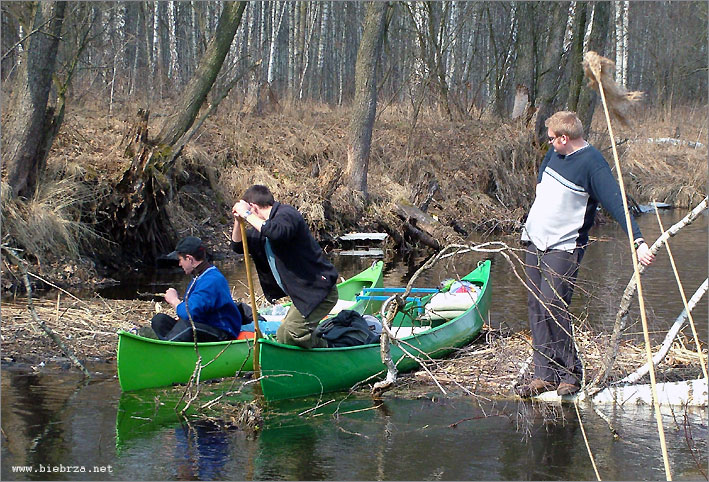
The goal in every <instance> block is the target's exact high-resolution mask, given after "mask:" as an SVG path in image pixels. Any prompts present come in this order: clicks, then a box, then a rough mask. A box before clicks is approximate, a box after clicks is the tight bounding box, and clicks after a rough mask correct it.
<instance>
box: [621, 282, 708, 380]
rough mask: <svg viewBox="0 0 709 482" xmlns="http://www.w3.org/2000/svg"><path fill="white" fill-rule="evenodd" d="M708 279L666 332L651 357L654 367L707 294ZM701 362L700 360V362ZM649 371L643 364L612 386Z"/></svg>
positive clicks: (638, 378)
mask: <svg viewBox="0 0 709 482" xmlns="http://www.w3.org/2000/svg"><path fill="white" fill-rule="evenodd" d="M708 282H709V279H705V280H704V283H702V285H701V286H700V287H699V288H697V291H695V292H694V295H692V297H691V298H690V299H689V302H687V309H684V310H682V313H680V315H679V316H678V317H677V319H676V320H675V322H674V324H673V325H672V327H671V328H670V330H669V331H668V332H667V336H665V340H664V341H663V342H662V345H661V346H660V349H659V350H658V351H657V353H656V354H655V356H653V357H652V362H653V364H654V365H655V366H657V365H658V364H659V363H660V362H661V361H662V360H663V359H664V358H665V355H667V352H668V351H669V350H670V347H671V346H672V342H673V341H674V339H675V337H676V336H677V333H679V330H681V329H682V327H684V324H685V322H686V321H687V316H688V315H689V313H690V312H691V311H692V309H693V308H694V307H695V306H696V304H697V303H698V302H699V300H700V299H702V297H703V296H704V293H706V292H707V285H708ZM700 362H701V360H700ZM649 370H650V366H649V364H648V363H645V364H644V365H643V366H641V367H640V368H638V369H637V370H636V371H635V372H633V373H631V374H630V375H628V376H627V377H625V378H623V379H622V380H620V381H618V382H617V383H614V385H616V384H617V385H624V384H629V383H636V382H638V381H639V380H640V379H641V378H642V377H643V376H645V375H646V374H647V372H648V371H649Z"/></svg>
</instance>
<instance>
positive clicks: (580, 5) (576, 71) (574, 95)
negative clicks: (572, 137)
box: [566, 2, 587, 112]
mask: <svg viewBox="0 0 709 482" xmlns="http://www.w3.org/2000/svg"><path fill="white" fill-rule="evenodd" d="M586 7H587V2H576V11H575V12H574V31H573V36H574V37H573V40H572V47H571V58H570V59H569V60H570V66H569V69H570V70H571V75H570V76H569V77H570V78H569V97H568V99H567V101H566V104H567V107H568V109H569V110H570V111H574V112H576V108H577V106H578V102H579V97H580V96H581V84H582V83H583V39H584V34H585V33H586V13H587V12H586V10H587V8H586Z"/></svg>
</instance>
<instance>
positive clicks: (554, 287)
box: [525, 244, 584, 385]
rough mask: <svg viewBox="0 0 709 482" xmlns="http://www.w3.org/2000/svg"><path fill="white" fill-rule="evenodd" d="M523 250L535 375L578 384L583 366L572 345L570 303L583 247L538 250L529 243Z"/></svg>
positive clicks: (542, 378)
mask: <svg viewBox="0 0 709 482" xmlns="http://www.w3.org/2000/svg"><path fill="white" fill-rule="evenodd" d="M526 251H527V253H526V256H525V263H526V266H525V272H526V274H527V286H528V287H529V290H530V291H529V293H528V298H527V308H528V311H529V327H530V329H531V331H532V343H533V345H534V355H533V356H532V360H533V363H534V376H535V378H539V379H541V380H544V381H547V382H552V383H572V384H574V385H581V379H582V377H583V368H582V366H581V361H580V360H579V357H578V354H577V353H576V348H575V346H574V340H573V325H572V323H571V313H570V312H569V304H570V303H571V296H572V295H573V293H574V283H575V282H576V276H577V275H578V270H579V264H581V259H582V258H583V254H584V250H583V248H576V249H575V250H574V251H573V252H572V253H569V252H567V251H560V250H554V249H551V250H547V251H540V250H539V249H537V247H536V246H534V244H529V245H528V246H527V249H526Z"/></svg>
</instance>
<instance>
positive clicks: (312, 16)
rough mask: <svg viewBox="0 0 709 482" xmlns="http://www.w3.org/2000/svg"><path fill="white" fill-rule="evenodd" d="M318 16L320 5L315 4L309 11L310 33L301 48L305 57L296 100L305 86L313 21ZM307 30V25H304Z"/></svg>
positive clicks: (301, 95)
mask: <svg viewBox="0 0 709 482" xmlns="http://www.w3.org/2000/svg"><path fill="white" fill-rule="evenodd" d="M319 14H320V4H319V3H315V4H314V5H313V7H312V8H311V10H310V15H308V17H309V18H310V32H309V33H308V36H307V39H306V41H305V45H304V46H303V55H304V56H305V58H304V60H303V72H302V73H301V74H300V86H299V87H298V99H300V100H302V99H303V85H304V84H305V75H306V74H307V72H308V66H309V65H310V45H311V44H312V42H313V34H314V33H315V20H316V19H317V17H318V15H319ZM306 29H307V25H306Z"/></svg>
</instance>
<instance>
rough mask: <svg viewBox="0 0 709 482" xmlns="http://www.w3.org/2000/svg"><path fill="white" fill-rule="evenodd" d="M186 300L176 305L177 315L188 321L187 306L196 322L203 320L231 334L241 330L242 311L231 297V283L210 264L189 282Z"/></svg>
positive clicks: (235, 335) (234, 335)
mask: <svg viewBox="0 0 709 482" xmlns="http://www.w3.org/2000/svg"><path fill="white" fill-rule="evenodd" d="M183 300H184V301H183V302H182V303H180V304H179V305H177V309H176V311H177V316H179V317H180V318H181V319H183V320H189V316H188V315H187V308H189V310H190V315H192V321H194V322H195V323H204V324H206V325H210V326H214V327H216V328H219V329H221V330H224V331H226V332H227V333H230V334H231V335H232V336H233V337H234V338H236V337H237V336H239V332H240V331H241V313H240V312H239V308H237V306H236V303H234V300H233V299H232V298H231V291H230V290H229V283H228V282H227V280H226V278H225V277H224V275H223V274H222V273H221V272H220V271H219V270H218V269H217V268H216V267H214V266H209V267H208V268H207V269H206V270H204V271H203V272H202V273H200V274H199V275H197V276H195V277H194V278H193V279H192V281H191V282H190V284H189V286H188V287H187V290H186V291H185V296H184V298H183Z"/></svg>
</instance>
